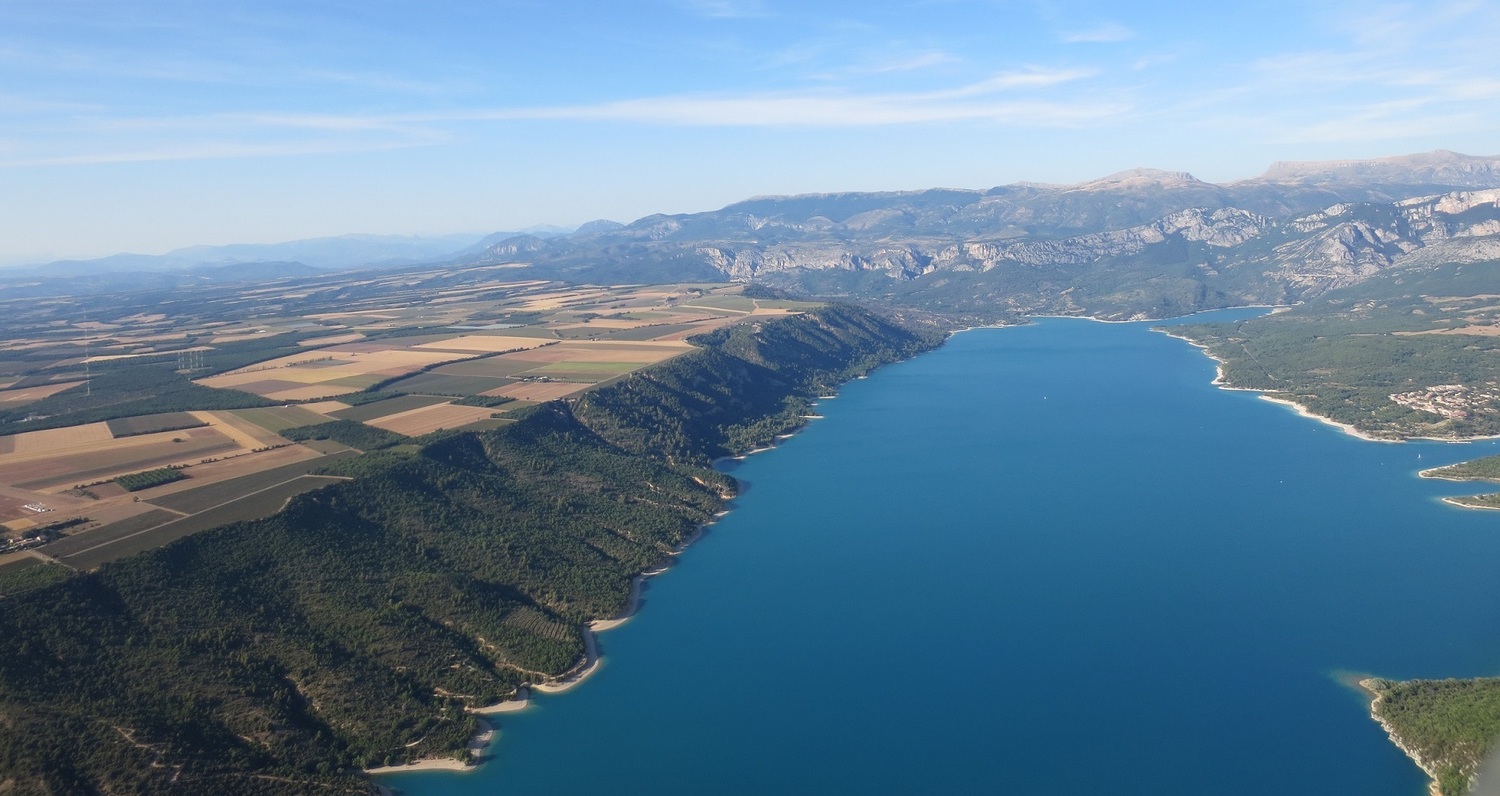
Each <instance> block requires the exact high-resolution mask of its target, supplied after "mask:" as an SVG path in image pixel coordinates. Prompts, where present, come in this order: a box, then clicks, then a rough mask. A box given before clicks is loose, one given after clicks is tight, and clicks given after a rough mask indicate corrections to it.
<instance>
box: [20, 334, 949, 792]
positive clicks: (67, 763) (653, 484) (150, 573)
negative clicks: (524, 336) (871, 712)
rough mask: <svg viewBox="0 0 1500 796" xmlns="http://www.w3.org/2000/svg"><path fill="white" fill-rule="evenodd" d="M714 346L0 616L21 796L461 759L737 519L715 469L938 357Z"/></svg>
mask: <svg viewBox="0 0 1500 796" xmlns="http://www.w3.org/2000/svg"><path fill="white" fill-rule="evenodd" d="M698 342H699V343H700V344H701V345H703V346H704V348H703V350H700V351H697V352H694V353H692V354H688V355H685V356H682V357H679V358H677V359H674V360H672V361H670V362H669V363H666V364H664V365H663V366H662V367H659V368H653V369H648V370H646V371H644V372H640V373H637V374H634V375H632V376H630V377H628V378H626V379H622V380H621V381H620V382H618V383H616V384H614V385H612V386H610V387H608V388H604V389H601V390H599V391H597V392H595V393H591V394H588V395H587V396H586V397H584V398H583V399H580V400H579V401H577V402H576V403H575V404H574V405H571V406H570V405H567V404H560V403H553V404H544V405H541V406H536V407H531V408H529V409H525V410H522V411H520V412H518V413H516V417H517V420H516V422H514V423H511V424H508V425H506V426H504V427H501V428H498V429H495V430H493V431H487V432H483V433H480V434H473V433H446V434H439V435H434V436H433V437H431V438H429V439H428V440H427V441H426V444H425V445H424V446H423V447H422V448H421V449H420V450H419V451H418V452H416V453H414V454H394V453H386V452H377V453H374V454H368V455H365V456H361V457H358V458H356V459H351V460H348V462H347V463H346V464H347V465H348V466H347V467H346V468H345V469H346V470H347V471H348V474H351V475H355V476H356V477H355V478H354V480H352V481H348V482H343V483H338V484H334V485H331V486H329V487H326V488H324V489H321V490H319V491H317V492H314V493H310V494H307V495H303V496H300V497H297V498H295V499H293V500H292V501H291V502H290V504H289V505H288V507H287V508H286V509H285V510H284V511H283V512H282V513H280V514H278V515H275V516H273V517H270V518H267V519H265V520H260V521H255V522H247V523H236V524H233V525H229V526H225V527H223V528H219V529H216V530H212V531H207V532H204V533H200V534H197V535H195V536H191V537H188V538H186V539H182V540H180V541H178V542H175V543H173V544H171V545H169V546H167V547H165V548H161V549H158V550H155V551H151V552H148V553H144V554H142V555H139V556H136V557H134V558H130V559H125V560H122V561H119V562H116V563H113V564H108V565H105V566H104V567H102V568H100V569H99V570H97V571H95V572H93V573H89V574H85V575H80V576H75V577H72V578H69V579H67V580H64V581H62V582H60V583H54V584H51V585H40V586H38V587H35V588H30V589H29V590H25V591H23V592H21V593H18V594H15V595H13V596H11V597H8V598H6V599H3V600H0V792H7V791H9V792H14V793H92V792H107V793H115V794H147V793H150V794H158V793H183V794H198V793H204V792H214V793H221V794H261V793H299V794H300V793H307V794H312V793H365V792H368V791H369V790H370V788H371V786H370V784H369V783H368V781H367V780H365V779H364V778H362V777H361V776H359V775H358V773H357V772H358V770H359V769H361V768H365V767H369V766H377V765H381V764H386V763H399V762H403V761H407V760H412V759H416V758H422V757H433V756H448V755H455V756H459V755H462V754H463V750H464V746H465V744H466V741H467V739H468V738H469V737H470V736H471V735H472V733H473V732H474V729H475V720H474V718H473V717H472V715H470V714H468V713H466V712H465V708H466V707H476V706H480V705H485V704H490V703H493V702H496V701H498V700H501V699H504V698H506V697H508V696H510V695H513V694H514V693H515V691H516V689H517V688H518V687H519V686H520V685H523V684H526V683H533V682H541V681H546V680H549V679H552V678H556V677H558V676H560V675H563V674H565V673H566V672H568V671H569V670H570V669H572V668H573V667H575V666H576V665H578V664H579V662H580V660H581V658H582V652H583V639H582V631H583V627H584V625H585V623H586V622H587V621H589V620H590V619H593V618H598V617H604V616H610V615H613V614H614V613H616V612H617V611H618V610H619V609H620V608H621V607H622V606H623V604H624V602H625V601H626V599H627V595H628V593H629V589H630V580H631V578H632V577H633V576H634V575H635V574H637V573H639V572H641V571H642V570H645V569H647V568H649V567H651V566H653V565H655V564H658V563H660V562H661V561H662V559H663V558H665V557H666V556H667V555H668V554H669V553H670V551H672V550H673V549H674V548H676V547H677V546H679V545H680V544H681V543H682V542H683V541H684V540H685V539H686V538H688V536H689V535H691V534H692V533H693V531H694V530H695V529H696V528H697V526H699V525H700V524H701V523H703V522H705V521H706V520H708V519H709V518H710V517H711V516H712V515H713V513H715V512H716V511H718V510H720V509H721V508H722V506H723V502H724V500H725V499H726V498H727V497H728V496H730V495H732V494H733V490H734V484H733V481H732V480H731V479H729V478H728V477H727V476H724V475H722V474H719V473H717V472H715V471H713V470H712V469H709V468H708V467H707V466H706V465H707V464H708V462H709V461H710V460H711V459H712V458H713V457H715V456H718V455H723V454H725V453H731V452H736V451H739V450H743V449H745V448H746V447H747V446H750V445H753V444H756V443H757V442H760V441H764V440H765V439H768V438H769V437H768V436H767V435H768V434H774V433H775V432H776V431H778V430H784V429H787V428H790V427H792V426H793V425H794V424H796V423H798V422H802V421H801V420H800V419H799V418H797V417H796V413H798V412H799V410H800V407H802V406H804V405H805V403H806V402H807V401H808V400H809V399H810V398H811V397H812V396H815V395H816V394H818V393H819V392H822V391H824V390H826V389H828V388H829V387H830V386H832V385H833V384H836V383H837V382H839V381H840V380H843V379H847V378H850V377H852V376H855V375H859V374H861V373H863V372H864V371H866V370H868V369H869V368H871V367H874V366H877V365H880V364H882V363H885V362H890V361H894V360H896V359H899V358H902V357H905V356H909V355H911V354H913V353H915V352H917V351H920V350H922V349H923V348H925V347H928V346H931V345H933V344H935V343H936V342H937V339H936V338H934V337H921V336H918V335H915V334H913V333H911V332H908V331H905V330H903V329H900V328H898V327H895V326H892V325H890V324H888V323H886V322H884V321H882V320H880V319H878V318H876V317H875V316H873V315H870V314H868V313H866V312H864V311H862V310H857V309H853V308H847V307H836V306H832V307H827V308H824V309H821V310H817V311H814V312H810V313H808V314H806V315H804V316H798V317H789V318H785V319H777V320H772V321H767V322H764V323H761V324H754V325H750V324H746V325H742V326H739V327H735V328H733V329H729V330H725V331H721V332H717V333H715V334H713V335H711V336H709V337H707V338H704V339H700V340H699V341H698ZM355 463H357V466H356V464H355Z"/></svg>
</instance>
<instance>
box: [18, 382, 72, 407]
mask: <svg viewBox="0 0 1500 796" xmlns="http://www.w3.org/2000/svg"><path fill="white" fill-rule="evenodd" d="M82 383H83V382H81V381H64V382H59V383H57V384H43V385H41V386H39V387H23V388H21V389H19V390H0V404H12V403H15V404H19V403H30V402H32V401H40V400H42V399H43V398H46V397H47V396H49V395H56V394H57V393H60V392H62V391H63V390H66V389H68V388H69V387H76V386H78V385H80V384H82Z"/></svg>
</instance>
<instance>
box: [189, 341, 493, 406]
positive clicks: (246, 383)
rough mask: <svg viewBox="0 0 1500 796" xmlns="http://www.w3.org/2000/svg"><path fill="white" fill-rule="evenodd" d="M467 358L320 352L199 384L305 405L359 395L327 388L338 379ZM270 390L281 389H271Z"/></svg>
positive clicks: (345, 388)
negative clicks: (295, 385)
mask: <svg viewBox="0 0 1500 796" xmlns="http://www.w3.org/2000/svg"><path fill="white" fill-rule="evenodd" d="M464 357H465V355H464V354H462V353H457V354H456V353H451V352H441V351H415V350H410V349H393V350H387V351H374V352H356V351H335V350H328V351H319V352H317V355H316V356H312V357H310V356H309V355H308V354H295V355H292V356H288V357H282V358H281V359H274V360H271V361H270V362H262V363H260V364H257V365H252V366H251V367H249V368H246V369H243V370H238V371H234V372H231V373H225V374H222V375H219V376H210V377H208V378H206V379H201V380H199V382H198V383H199V384H204V385H207V386H209V387H231V388H247V389H248V391H250V392H254V393H258V394H261V395H264V396H265V397H267V398H270V399H272V400H277V401H301V400H310V399H316V398H326V397H330V396H334V395H344V394H346V393H351V392H358V391H359V389H360V388H359V387H349V386H344V385H330V384H327V382H331V381H336V380H338V379H345V378H350V377H357V376H368V375H371V374H376V375H379V376H400V375H403V374H406V373H410V372H412V371H415V370H419V369H421V368H423V367H426V366H428V365H436V364H438V363H441V362H451V361H453V360H455V359H463V358H464ZM266 381H274V382H292V383H295V384H303V385H308V386H307V387H304V388H293V387H286V386H285V385H280V386H279V387H278V386H276V385H266V386H263V387H257V385H256V383H257V382H266ZM318 385H321V386H318ZM268 387H277V388H275V389H268Z"/></svg>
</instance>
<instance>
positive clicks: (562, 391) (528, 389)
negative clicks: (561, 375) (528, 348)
mask: <svg viewBox="0 0 1500 796" xmlns="http://www.w3.org/2000/svg"><path fill="white" fill-rule="evenodd" d="M592 386H594V385H592V384H573V383H571V382H565V381H527V382H521V383H518V384H507V385H506V386H504V387H501V388H500V389H498V390H490V391H488V392H484V393H480V394H481V395H503V396H505V397H507V398H515V399H516V400H519V401H554V400H557V399H558V398H566V397H568V396H569V395H572V394H574V393H578V392H583V391H584V390H587V389H588V388H590V387H592Z"/></svg>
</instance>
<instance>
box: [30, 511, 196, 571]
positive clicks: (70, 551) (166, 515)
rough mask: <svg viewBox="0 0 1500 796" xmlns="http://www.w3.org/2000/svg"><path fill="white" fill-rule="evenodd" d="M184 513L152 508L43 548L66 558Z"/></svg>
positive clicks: (132, 534) (45, 551)
mask: <svg viewBox="0 0 1500 796" xmlns="http://www.w3.org/2000/svg"><path fill="white" fill-rule="evenodd" d="M181 516H182V515H180V514H174V513H172V512H170V511H166V510H163V509H152V510H150V511H148V512H146V513H145V514H137V515H135V516H134V517H127V518H125V519H123V520H118V521H116V522H111V523H108V524H105V525H101V526H99V527H98V528H93V529H91V530H87V531H83V532H82V533H76V534H73V535H72V536H65V537H63V538H61V539H58V540H57V541H55V542H53V543H52V544H49V545H46V546H44V547H42V548H41V551H42V552H43V553H46V554H47V555H49V556H52V557H53V558H56V559H65V558H67V557H68V556H71V555H75V554H77V553H80V552H83V551H84V550H87V549H89V548H92V547H97V546H99V545H101V544H105V543H106V542H113V541H116V540H119V539H124V538H126V537H128V536H134V535H135V534H138V533H140V532H141V531H144V530H147V529H149V528H155V527H156V526H158V525H165V524H167V523H169V522H171V521H172V520H175V519H180V518H181Z"/></svg>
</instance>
